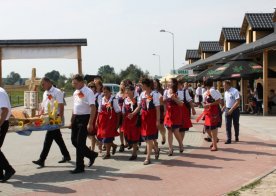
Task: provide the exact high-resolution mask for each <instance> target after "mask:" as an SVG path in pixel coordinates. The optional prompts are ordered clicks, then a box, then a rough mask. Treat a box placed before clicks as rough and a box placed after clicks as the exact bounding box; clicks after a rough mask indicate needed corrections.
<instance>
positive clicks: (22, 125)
mask: <svg viewBox="0 0 276 196" xmlns="http://www.w3.org/2000/svg"><path fill="white" fill-rule="evenodd" d="M47 108H48V113H46V114H42V115H40V116H37V117H34V118H28V117H26V118H13V119H10V121H15V122H16V124H14V125H13V126H10V128H9V131H15V132H20V131H25V130H29V131H30V130H31V131H35V130H51V129H57V128H59V127H60V126H62V124H63V121H62V118H61V117H60V116H58V115H57V111H58V102H57V101H54V103H53V108H51V105H50V104H48V106H47Z"/></svg>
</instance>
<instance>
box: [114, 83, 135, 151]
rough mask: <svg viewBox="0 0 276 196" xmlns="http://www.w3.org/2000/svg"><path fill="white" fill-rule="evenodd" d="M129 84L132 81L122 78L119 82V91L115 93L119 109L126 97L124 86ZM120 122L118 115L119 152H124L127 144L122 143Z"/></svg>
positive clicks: (122, 135)
mask: <svg viewBox="0 0 276 196" xmlns="http://www.w3.org/2000/svg"><path fill="white" fill-rule="evenodd" d="M131 84H132V82H131V81H130V80H123V81H121V83H120V91H119V92H118V93H117V94H116V98H117V99H118V102H119V106H120V108H121V110H122V108H123V103H124V100H125V98H126V93H125V88H126V86H128V85H131ZM122 123H123V117H122V115H120V117H119V132H120V141H121V145H120V149H119V152H124V150H125V147H126V146H127V144H126V145H124V140H125V139H124V130H123V127H122Z"/></svg>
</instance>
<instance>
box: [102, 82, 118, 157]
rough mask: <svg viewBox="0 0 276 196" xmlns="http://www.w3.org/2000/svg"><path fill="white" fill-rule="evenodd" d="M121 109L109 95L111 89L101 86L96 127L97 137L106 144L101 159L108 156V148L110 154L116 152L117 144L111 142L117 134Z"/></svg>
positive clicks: (116, 101)
mask: <svg viewBox="0 0 276 196" xmlns="http://www.w3.org/2000/svg"><path fill="white" fill-rule="evenodd" d="M120 112H121V109H120V106H119V104H118V100H117V99H116V98H115V97H114V96H112V95H111V89H110V87H108V86H105V87H103V98H102V100H101V102H100V104H99V110H98V117H97V127H98V133H97V137H98V139H99V140H100V141H101V142H102V143H103V144H105V146H106V155H104V157H103V159H109V158H110V149H111V147H112V148H113V150H112V154H115V153H116V148H117V145H115V144H114V143H113V141H114V137H116V136H118V135H119V133H118V132H117V129H118V127H119V115H120Z"/></svg>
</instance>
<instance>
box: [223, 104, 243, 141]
mask: <svg viewBox="0 0 276 196" xmlns="http://www.w3.org/2000/svg"><path fill="white" fill-rule="evenodd" d="M228 111H229V109H228V108H226V110H225V124H226V133H227V140H229V141H231V139H232V132H231V128H232V121H233V125H234V129H235V137H236V138H237V137H239V133H240V123H239V120H240V109H239V108H236V109H235V110H234V111H233V112H232V114H231V115H227V112H228Z"/></svg>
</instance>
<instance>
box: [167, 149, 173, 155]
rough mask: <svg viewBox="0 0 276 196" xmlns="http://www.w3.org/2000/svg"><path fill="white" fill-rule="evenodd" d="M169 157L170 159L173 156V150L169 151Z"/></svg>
mask: <svg viewBox="0 0 276 196" xmlns="http://www.w3.org/2000/svg"><path fill="white" fill-rule="evenodd" d="M168 156H169V157H171V156H173V149H172V150H170V151H169V154H168Z"/></svg>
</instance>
